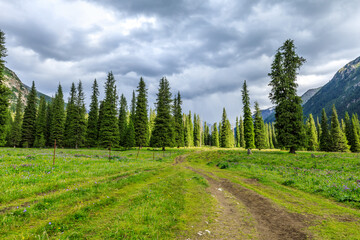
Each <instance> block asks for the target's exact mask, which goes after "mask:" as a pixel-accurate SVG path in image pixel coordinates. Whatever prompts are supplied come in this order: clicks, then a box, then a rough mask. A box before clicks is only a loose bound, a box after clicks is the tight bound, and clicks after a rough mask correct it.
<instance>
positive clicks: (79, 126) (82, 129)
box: [75, 81, 86, 148]
mask: <svg viewBox="0 0 360 240" xmlns="http://www.w3.org/2000/svg"><path fill="white" fill-rule="evenodd" d="M77 93H78V95H77V98H76V102H75V106H76V113H77V114H76V116H77V121H76V128H75V148H78V147H83V146H84V145H85V140H86V118H85V115H86V108H85V102H84V101H85V96H84V90H83V87H82V83H81V81H79V83H78V86H77Z"/></svg>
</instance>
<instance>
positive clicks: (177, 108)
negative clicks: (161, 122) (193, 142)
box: [173, 92, 185, 148]
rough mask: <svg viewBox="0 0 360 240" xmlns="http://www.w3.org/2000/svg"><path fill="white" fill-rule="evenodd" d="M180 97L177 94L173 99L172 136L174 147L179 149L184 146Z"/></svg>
mask: <svg viewBox="0 0 360 240" xmlns="http://www.w3.org/2000/svg"><path fill="white" fill-rule="evenodd" d="M181 104H182V101H181V95H180V92H178V94H177V96H175V99H174V112H173V115H174V124H175V125H174V134H175V145H176V146H177V147H178V148H179V147H183V146H184V145H185V142H184V123H183V114H182V109H181Z"/></svg>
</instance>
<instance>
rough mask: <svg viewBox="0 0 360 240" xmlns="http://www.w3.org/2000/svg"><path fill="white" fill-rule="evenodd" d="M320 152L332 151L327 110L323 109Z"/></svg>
mask: <svg viewBox="0 0 360 240" xmlns="http://www.w3.org/2000/svg"><path fill="white" fill-rule="evenodd" d="M320 150H321V151H326V152H328V151H331V139H330V132H329V125H328V118H327V116H326V112H325V109H324V108H323V109H322V113H321V135H320Z"/></svg>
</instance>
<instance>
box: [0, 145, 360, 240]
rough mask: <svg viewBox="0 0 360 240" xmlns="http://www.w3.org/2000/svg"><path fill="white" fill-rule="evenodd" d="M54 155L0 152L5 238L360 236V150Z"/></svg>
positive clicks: (0, 215)
mask: <svg viewBox="0 0 360 240" xmlns="http://www.w3.org/2000/svg"><path fill="white" fill-rule="evenodd" d="M52 151H53V150H50V149H10V148H2V149H0V189H1V192H0V238H1V239H184V240H185V239H360V232H359V231H358V229H359V227H360V224H359V220H360V212H359V201H358V199H359V196H360V194H359V192H358V189H357V185H356V184H360V180H359V179H360V171H359V166H360V164H359V163H358V156H357V155H355V154H322V155H318V156H315V155H311V153H298V154H297V155H296V156H293V155H289V154H287V153H285V152H280V151H261V152H260V151H254V154H253V155H250V156H249V155H247V154H246V152H245V151H242V150H234V149H232V150H221V149H209V148H208V149H207V148H204V149H198V148H196V149H195V148H194V149H170V150H168V151H166V152H165V153H163V152H162V151H152V150H145V149H144V150H141V151H140V152H139V153H138V152H137V151H136V150H131V151H113V152H112V153H111V157H110V159H109V153H108V152H107V151H104V150H86V149H80V150H67V149H58V150H57V155H56V160H55V165H52V161H53V158H52V157H53V156H52ZM316 154H318V153H316ZM344 186H345V187H344Z"/></svg>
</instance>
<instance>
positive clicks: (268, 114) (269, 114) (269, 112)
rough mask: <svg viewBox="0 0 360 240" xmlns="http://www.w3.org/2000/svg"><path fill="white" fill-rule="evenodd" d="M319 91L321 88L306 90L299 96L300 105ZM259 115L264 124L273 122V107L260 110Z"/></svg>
mask: <svg viewBox="0 0 360 240" xmlns="http://www.w3.org/2000/svg"><path fill="white" fill-rule="evenodd" d="M320 89H321V87H319V88H313V89H309V90H307V91H306V92H305V93H304V94H303V95H302V96H301V99H302V101H303V103H302V105H304V104H305V103H307V102H308V101H309V99H311V98H312V97H313V96H314V95H315V94H316V93H317V92H318V91H319V90H320ZM261 114H262V117H263V119H264V121H265V122H266V123H269V122H273V121H275V107H270V108H267V109H264V110H261Z"/></svg>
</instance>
